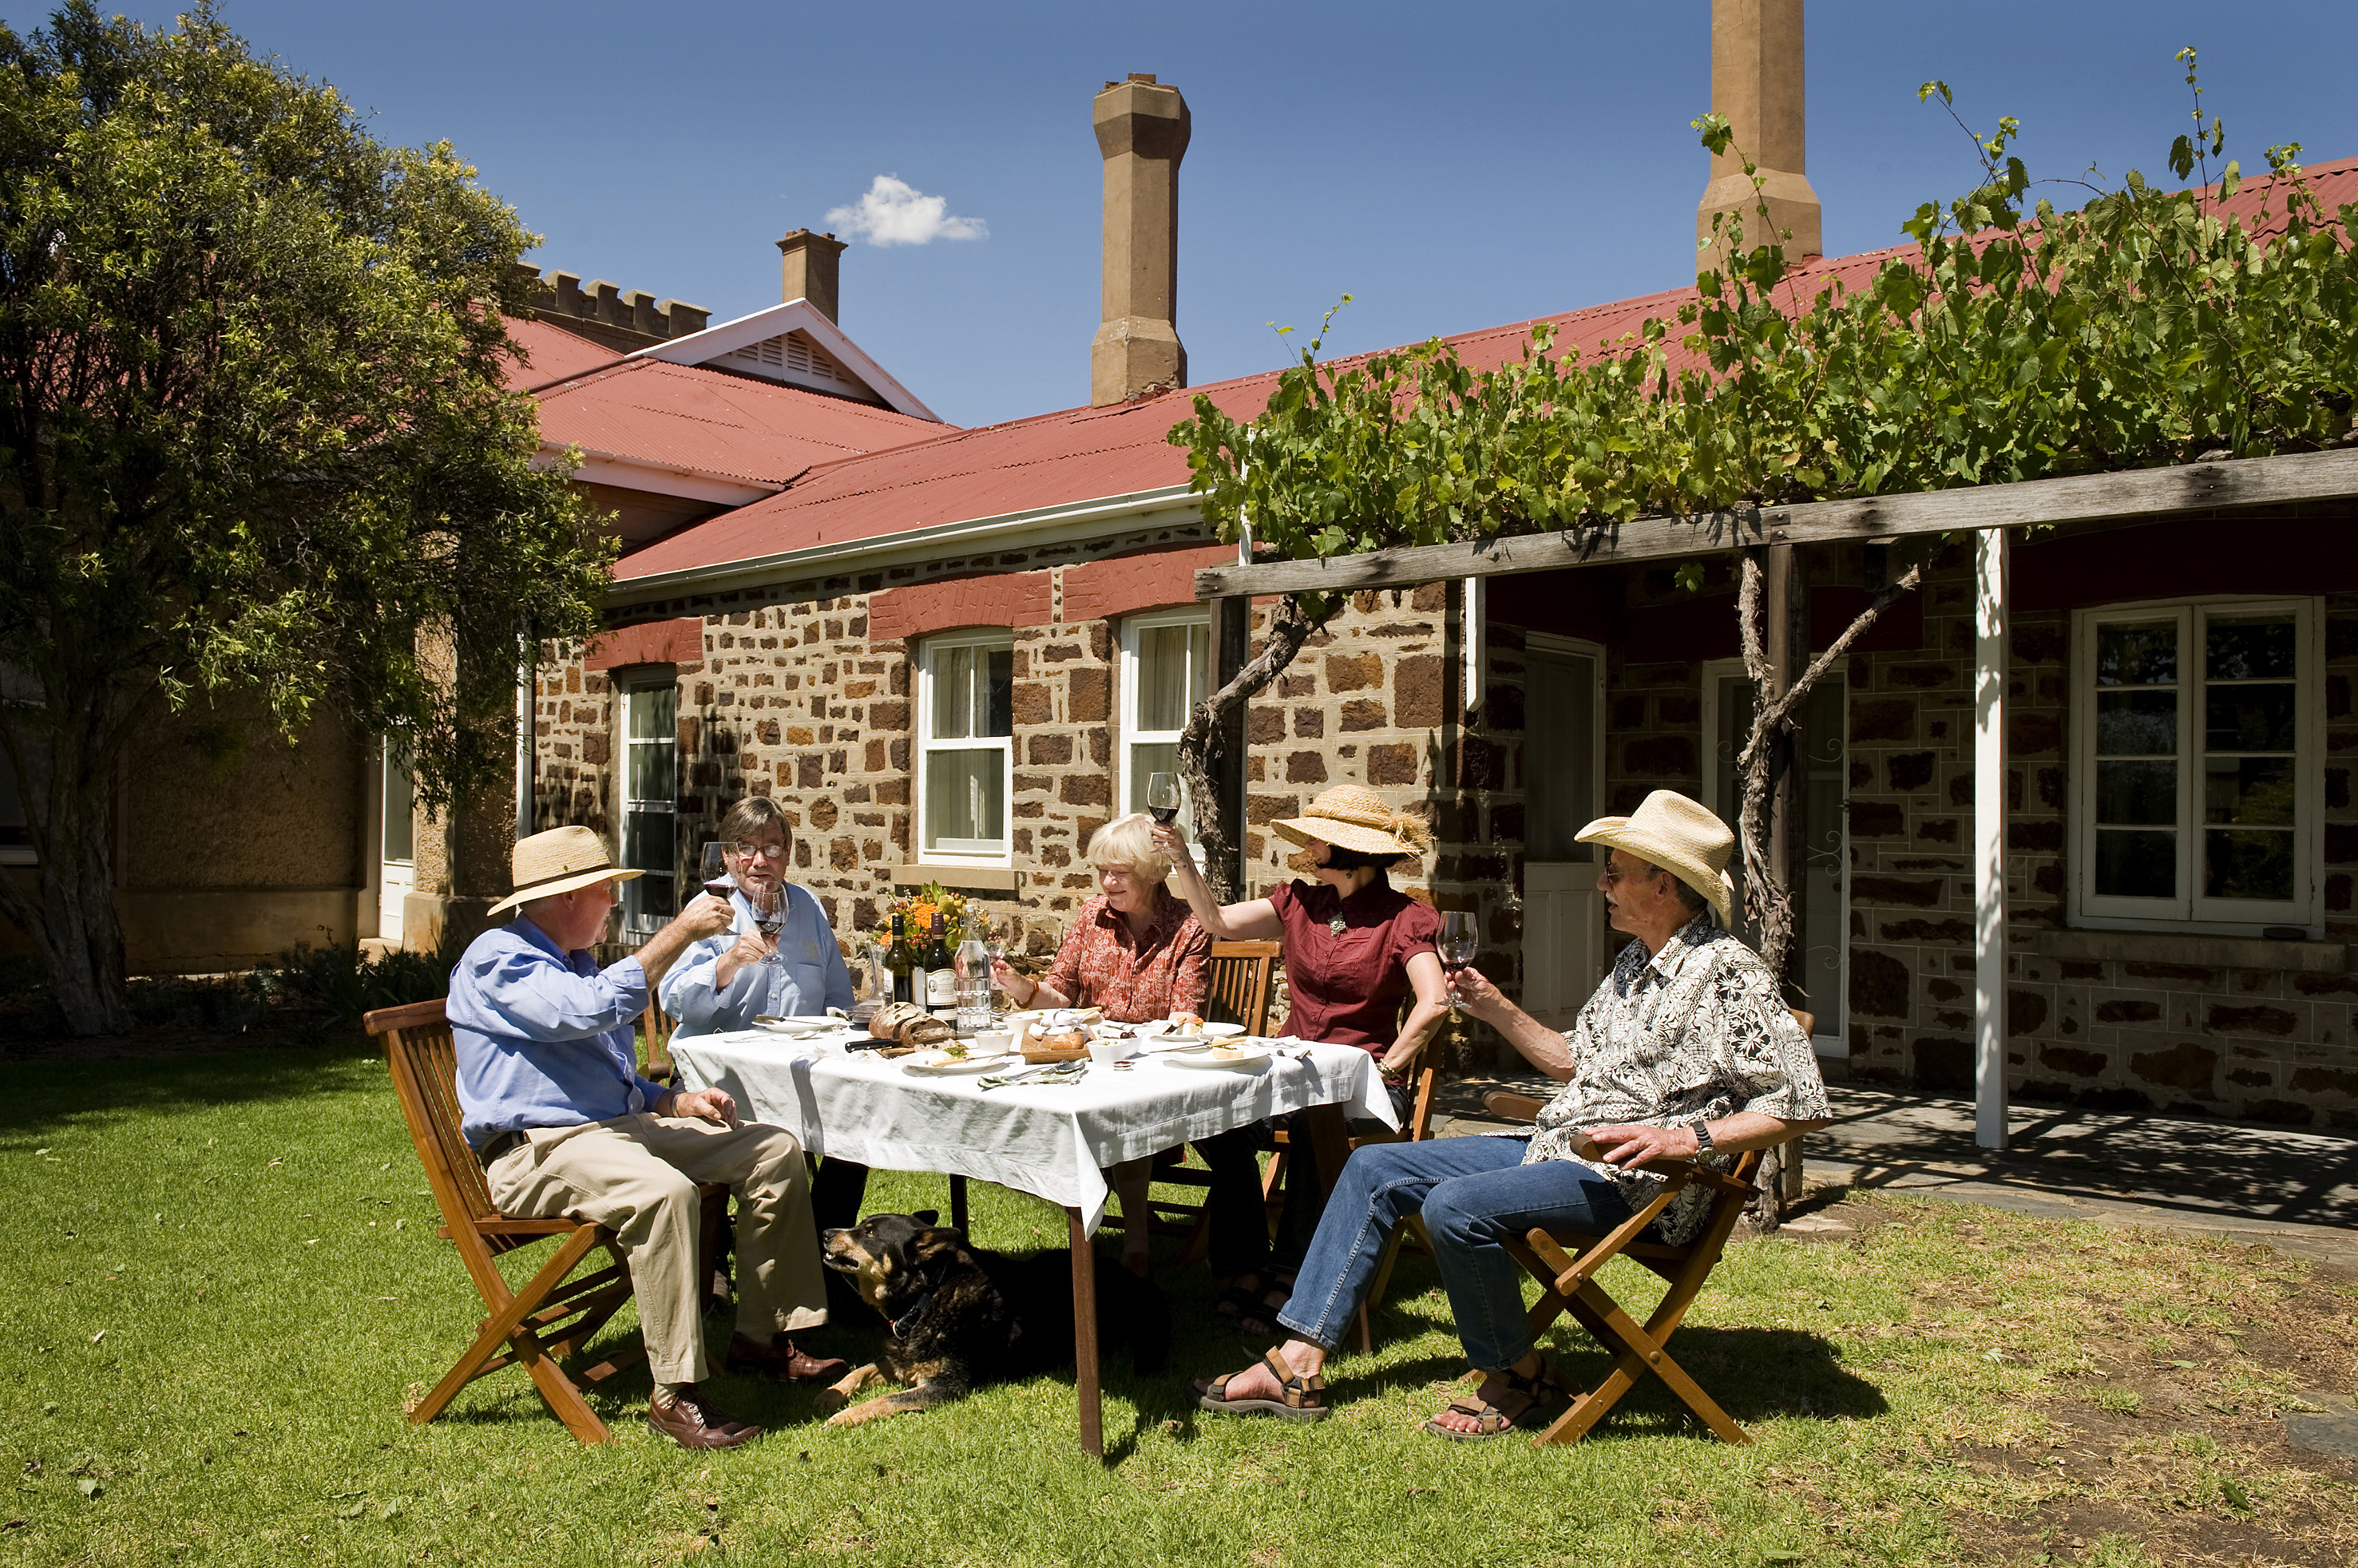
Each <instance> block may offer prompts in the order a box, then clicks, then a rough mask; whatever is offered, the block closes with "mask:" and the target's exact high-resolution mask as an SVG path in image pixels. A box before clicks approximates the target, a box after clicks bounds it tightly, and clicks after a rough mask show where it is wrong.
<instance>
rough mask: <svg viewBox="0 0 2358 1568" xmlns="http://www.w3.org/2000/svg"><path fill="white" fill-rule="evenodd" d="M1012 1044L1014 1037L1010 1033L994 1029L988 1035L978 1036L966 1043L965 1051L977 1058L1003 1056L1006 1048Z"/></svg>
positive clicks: (1009, 1031)
mask: <svg viewBox="0 0 2358 1568" xmlns="http://www.w3.org/2000/svg"><path fill="white" fill-rule="evenodd" d="M1013 1044H1015V1035H1014V1033H1013V1032H1012V1031H1011V1030H1005V1029H995V1030H992V1031H990V1033H984V1034H978V1035H976V1036H975V1037H974V1038H973V1039H971V1040H969V1041H968V1042H967V1050H968V1053H969V1054H973V1055H977V1056H1004V1055H1006V1054H1007V1051H1008V1047H1010V1046H1011V1045H1013Z"/></svg>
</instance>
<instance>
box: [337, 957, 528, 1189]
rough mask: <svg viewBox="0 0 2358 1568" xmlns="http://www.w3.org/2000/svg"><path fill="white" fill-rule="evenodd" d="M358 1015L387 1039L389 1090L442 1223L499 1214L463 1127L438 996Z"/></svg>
mask: <svg viewBox="0 0 2358 1568" xmlns="http://www.w3.org/2000/svg"><path fill="white" fill-rule="evenodd" d="M362 1025H363V1027H365V1028H367V1029H368V1031H369V1033H372V1034H374V1035H375V1036H376V1037H377V1038H378V1039H380V1040H382V1041H384V1053H385V1063H386V1065H387V1066H388V1067H390V1068H391V1069H392V1073H393V1086H394V1092H395V1095H397V1096H398V1097H399V1098H400V1100H401V1111H402V1115H403V1116H404V1117H405V1118H406V1119H407V1120H408V1122H409V1136H410V1141H412V1142H413V1143H415V1144H416V1146H417V1159H418V1162H419V1163H420V1164H422V1165H424V1166H425V1168H426V1182H427V1185H428V1186H429V1187H431V1188H432V1189H433V1190H434V1199H435V1202H436V1204H437V1205H438V1206H439V1207H440V1208H441V1210H442V1218H443V1220H444V1222H445V1223H446V1224H448V1225H449V1227H451V1229H452V1232H453V1233H454V1234H455V1233H456V1232H458V1231H459V1230H460V1229H461V1228H466V1229H470V1230H471V1229H472V1227H473V1222H474V1221H476V1220H478V1219H489V1218H491V1217H493V1216H495V1215H497V1214H498V1213H499V1210H498V1209H497V1208H496V1207H494V1206H492V1195H491V1190H490V1188H488V1187H486V1186H485V1185H484V1184H483V1168H482V1166H481V1163H480V1162H477V1160H476V1159H475V1154H474V1151H473V1150H471V1149H470V1148H469V1147H468V1146H467V1139H466V1135H465V1134H464V1133H463V1132H461V1131H460V1120H461V1118H460V1109H459V1063H458V1052H457V1048H456V1046H455V1045H454V1044H452V1042H451V1039H450V1024H449V1019H448V1018H446V1017H445V1016H444V1014H443V1009H442V1003H441V1002H440V1001H438V1000H437V1001H429V1002H417V1003H415V1004H413V1005H411V1006H408V1007H399V1008H385V1009H383V1010H381V1011H376V1012H372V1013H370V1014H369V1015H368V1017H367V1018H365V1019H363V1020H362Z"/></svg>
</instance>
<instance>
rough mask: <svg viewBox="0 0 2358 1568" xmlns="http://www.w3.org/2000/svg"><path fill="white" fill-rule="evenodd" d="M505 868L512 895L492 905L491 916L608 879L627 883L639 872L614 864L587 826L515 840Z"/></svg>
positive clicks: (560, 829) (601, 842) (604, 843)
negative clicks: (509, 878)
mask: <svg viewBox="0 0 2358 1568" xmlns="http://www.w3.org/2000/svg"><path fill="white" fill-rule="evenodd" d="M508 868H509V871H511V873H512V880H513V881H514V884H515V892H512V893H510V894H508V896H507V897H505V898H503V899H502V900H500V902H499V903H495V904H493V905H492V907H491V913H492V914H498V913H499V912H500V911H502V910H503V909H509V908H513V907H516V906H519V905H522V904H524V903H528V902H529V901H531V900H533V899H535V898H551V897H554V896H555V895H557V894H558V893H561V892H572V891H573V890H574V889H575V888H586V887H588V886H589V885H590V883H591V882H602V881H606V880H607V879H608V878H609V877H611V878H612V879H613V880H614V881H618V882H626V881H630V880H631V879H632V878H633V877H635V876H639V875H641V874H643V873H641V872H638V871H628V870H625V869H624V868H622V867H621V866H618V865H616V864H614V858H613V857H612V856H611V855H609V854H608V853H607V852H606V841H605V840H604V839H603V838H599V837H598V835H596V834H595V833H592V832H591V831H590V829H588V828H587V827H552V828H550V829H549V830H548V831H547V832H546V833H535V834H534V835H533V836H532V837H531V838H519V839H517V840H516V847H515V852H514V854H513V855H511V856H510V857H509V860H508Z"/></svg>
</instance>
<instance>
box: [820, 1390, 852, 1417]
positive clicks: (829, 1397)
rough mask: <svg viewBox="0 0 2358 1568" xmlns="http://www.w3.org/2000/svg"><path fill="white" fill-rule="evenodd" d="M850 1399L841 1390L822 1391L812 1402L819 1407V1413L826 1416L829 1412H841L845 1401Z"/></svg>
mask: <svg viewBox="0 0 2358 1568" xmlns="http://www.w3.org/2000/svg"><path fill="white" fill-rule="evenodd" d="M850 1398H851V1396H850V1395H849V1394H847V1393H845V1392H844V1391H843V1390H841V1389H821V1390H819V1391H818V1395H817V1398H816V1399H814V1400H812V1401H811V1402H812V1403H813V1404H814V1405H816V1406H817V1409H818V1411H819V1413H821V1414H822V1415H824V1414H826V1413H827V1411H839V1410H841V1409H842V1408H843V1407H844V1403H845V1401H846V1400H849V1399H850Z"/></svg>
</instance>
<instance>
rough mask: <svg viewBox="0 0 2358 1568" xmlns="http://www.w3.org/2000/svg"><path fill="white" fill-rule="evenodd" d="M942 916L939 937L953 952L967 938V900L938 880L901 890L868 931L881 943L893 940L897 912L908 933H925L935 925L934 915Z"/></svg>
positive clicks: (912, 934) (913, 936)
mask: <svg viewBox="0 0 2358 1568" xmlns="http://www.w3.org/2000/svg"><path fill="white" fill-rule="evenodd" d="M896 914H897V915H899V916H900V917H901V921H902V925H903V926H904V927H905V928H906V930H907V931H908V933H909V935H910V936H911V937H912V938H913V939H914V938H915V937H918V936H921V935H925V934H926V933H928V932H930V931H932V930H933V928H934V916H935V915H936V914H939V915H940V916H941V917H942V940H944V941H945V942H946V943H948V944H949V946H950V950H951V951H952V952H956V951H957V946H958V944H959V943H961V942H963V941H965V940H966V931H967V912H966V900H965V899H963V898H961V897H959V896H958V895H957V893H954V892H950V891H949V890H948V889H947V888H946V887H944V886H942V884H941V883H939V882H927V883H926V884H925V886H924V887H922V888H919V889H918V890H917V891H916V892H913V893H903V894H902V895H901V896H900V897H899V898H896V899H894V900H893V901H892V903H888V904H886V905H885V906H884V918H883V919H882V921H881V922H879V923H878V925H877V926H876V929H875V931H874V932H873V933H872V934H871V935H873V936H874V938H875V940H876V942H877V943H878V944H879V945H880V946H882V945H883V944H886V943H889V942H891V941H892V917H893V916H894V915H896Z"/></svg>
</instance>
